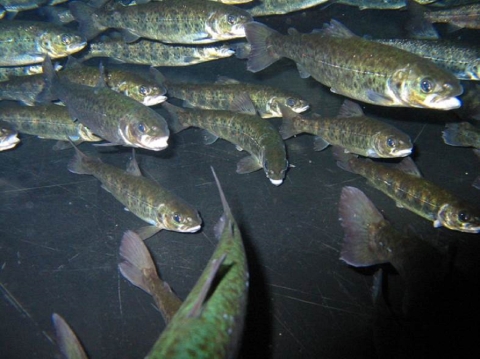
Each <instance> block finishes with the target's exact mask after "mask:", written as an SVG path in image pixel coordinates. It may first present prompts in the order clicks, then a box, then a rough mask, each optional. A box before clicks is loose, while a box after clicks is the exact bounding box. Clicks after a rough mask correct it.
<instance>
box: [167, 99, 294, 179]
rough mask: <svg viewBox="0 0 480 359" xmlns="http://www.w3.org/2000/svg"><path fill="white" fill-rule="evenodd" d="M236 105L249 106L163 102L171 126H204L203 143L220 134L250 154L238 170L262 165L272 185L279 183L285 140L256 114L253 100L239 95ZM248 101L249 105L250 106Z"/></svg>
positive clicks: (284, 168) (175, 128)
mask: <svg viewBox="0 0 480 359" xmlns="http://www.w3.org/2000/svg"><path fill="white" fill-rule="evenodd" d="M235 101H236V102H237V101H238V102H239V103H241V104H240V105H239V106H238V107H239V108H242V106H243V107H246V108H248V113H237V112H234V111H228V110H201V109H182V108H179V107H176V106H173V105H171V104H169V103H167V102H165V103H164V104H163V106H164V107H165V108H166V110H167V111H168V112H169V113H170V116H171V122H170V127H171V128H172V131H173V132H174V133H175V132H179V131H181V130H183V129H185V128H188V127H191V126H194V127H200V128H202V129H204V130H206V131H207V132H206V134H205V136H204V139H205V143H206V144H211V143H213V142H215V141H216V140H217V139H218V138H219V137H220V138H223V139H225V140H227V141H229V142H232V143H233V144H235V145H236V146H237V149H239V150H240V149H241V150H245V151H247V152H248V153H250V156H248V157H244V158H243V159H241V160H240V161H239V162H238V164H237V173H240V174H243V173H250V172H254V171H257V170H259V169H261V168H263V170H264V172H265V174H266V176H267V178H268V179H269V180H270V182H272V183H273V184H274V185H275V186H279V185H281V184H282V182H283V179H284V177H285V173H286V171H287V168H288V161H287V155H286V151H285V144H284V143H283V140H282V138H281V137H280V134H279V133H278V131H277V130H276V129H275V127H273V126H272V125H271V124H270V123H269V122H268V121H265V120H262V119H261V118H260V117H258V116H257V115H255V109H254V107H253V104H251V101H250V103H248V104H245V105H244V103H247V101H245V100H244V97H242V96H239V97H238V98H237V99H235ZM250 105H251V106H250Z"/></svg>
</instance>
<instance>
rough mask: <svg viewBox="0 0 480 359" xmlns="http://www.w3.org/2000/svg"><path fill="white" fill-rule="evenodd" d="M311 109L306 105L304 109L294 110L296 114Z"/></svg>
mask: <svg viewBox="0 0 480 359" xmlns="http://www.w3.org/2000/svg"><path fill="white" fill-rule="evenodd" d="M309 108H310V105H305V106H303V107H297V108H292V110H293V111H295V112H296V113H300V112H305V111H307V110H308V109H309Z"/></svg>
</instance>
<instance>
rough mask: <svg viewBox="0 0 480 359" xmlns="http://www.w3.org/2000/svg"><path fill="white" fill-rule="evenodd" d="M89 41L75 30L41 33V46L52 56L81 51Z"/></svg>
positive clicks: (56, 56)
mask: <svg viewBox="0 0 480 359" xmlns="http://www.w3.org/2000/svg"><path fill="white" fill-rule="evenodd" d="M86 45H87V41H86V40H85V39H84V38H83V37H82V36H80V35H78V34H76V33H74V32H60V31H58V32H48V31H46V32H44V33H43V34H42V35H40V39H39V46H40V47H41V48H42V49H43V50H44V51H45V52H46V53H47V54H48V56H50V57H51V58H58V57H64V56H67V55H70V54H73V53H75V52H78V51H80V50H81V49H83V48H84V47H85V46H86Z"/></svg>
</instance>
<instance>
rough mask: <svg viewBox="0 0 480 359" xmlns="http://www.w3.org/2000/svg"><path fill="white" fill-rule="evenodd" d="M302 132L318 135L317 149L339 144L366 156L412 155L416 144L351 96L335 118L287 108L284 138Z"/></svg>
mask: <svg viewBox="0 0 480 359" xmlns="http://www.w3.org/2000/svg"><path fill="white" fill-rule="evenodd" d="M299 133H310V134H313V135H315V136H317V137H316V139H315V150H316V151H321V150H323V149H325V148H326V147H327V146H328V145H335V146H340V147H342V148H344V149H345V150H346V151H348V152H352V153H355V154H358V155H362V156H366V157H381V158H392V157H404V156H408V155H410V154H411V152H412V147H413V145H412V141H411V140H410V137H409V136H408V135H407V134H406V133H404V132H402V131H400V130H399V129H397V128H395V127H394V126H391V125H388V124H386V123H384V122H382V121H378V120H375V119H373V118H371V117H368V116H365V115H364V113H363V111H362V109H361V107H360V106H359V105H357V104H356V103H353V102H351V101H349V100H346V101H345V102H344V104H343V105H342V108H341V109H340V113H339V115H338V117H334V118H328V117H320V116H315V117H314V118H310V119H307V118H305V117H304V116H302V115H299V114H295V113H293V112H292V111H290V110H288V109H286V108H284V109H283V123H282V126H281V127H280V134H281V135H282V138H283V139H286V138H289V137H291V136H294V135H296V134H299Z"/></svg>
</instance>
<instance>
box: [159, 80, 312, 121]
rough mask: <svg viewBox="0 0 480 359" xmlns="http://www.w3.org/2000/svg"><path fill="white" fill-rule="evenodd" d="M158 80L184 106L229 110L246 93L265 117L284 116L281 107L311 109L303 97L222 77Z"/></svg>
mask: <svg viewBox="0 0 480 359" xmlns="http://www.w3.org/2000/svg"><path fill="white" fill-rule="evenodd" d="M157 76H159V77H157V78H158V81H159V82H160V83H162V84H164V85H165V86H166V87H167V89H168V94H169V95H170V96H173V97H176V98H179V99H182V100H183V101H184V102H183V106H185V107H192V108H195V107H197V108H202V109H207V110H228V109H229V108H230V106H231V104H232V102H233V101H234V99H235V98H236V97H237V96H238V94H239V93H246V94H248V96H249V97H250V99H251V100H252V102H253V105H254V106H255V109H256V111H257V113H258V114H259V115H260V117H262V118H271V117H282V113H281V111H280V106H281V105H283V106H286V107H288V108H289V109H291V110H292V111H293V112H295V113H299V112H304V111H306V110H308V108H309V104H308V102H307V101H305V100H304V99H302V98H301V97H300V96H298V95H296V94H294V93H292V92H290V91H285V90H282V89H279V88H275V87H271V86H264V85H257V84H252V83H246V82H240V81H237V80H233V79H229V78H226V77H220V78H219V79H218V81H217V82H215V83H213V84H212V83H210V84H197V83H175V82H170V81H167V80H166V79H165V78H164V77H163V75H161V74H160V73H157Z"/></svg>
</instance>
